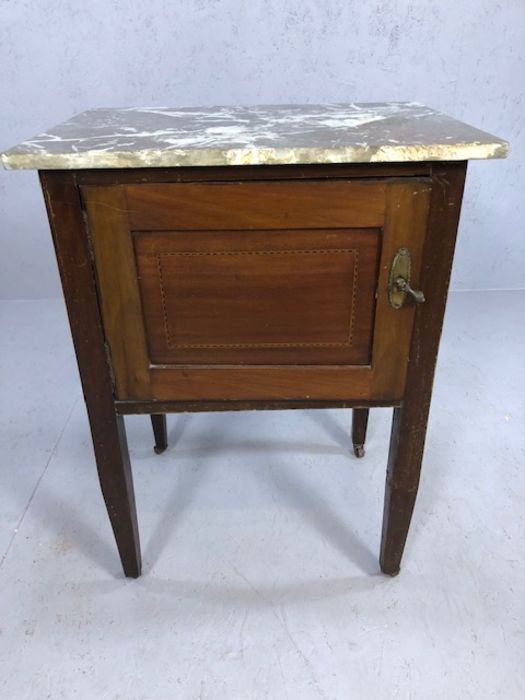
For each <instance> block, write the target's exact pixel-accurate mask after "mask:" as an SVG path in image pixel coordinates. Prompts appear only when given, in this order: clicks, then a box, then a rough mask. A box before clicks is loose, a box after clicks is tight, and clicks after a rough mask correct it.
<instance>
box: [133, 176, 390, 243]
mask: <svg viewBox="0 0 525 700" xmlns="http://www.w3.org/2000/svg"><path fill="white" fill-rule="evenodd" d="M124 190H125V193H126V198H127V201H128V215H129V224H130V228H131V229H132V230H134V231H175V230H179V231H180V230H182V231H190V230H192V231H198V230H204V231H207V230H210V229H213V230H214V231H221V230H242V231H247V230H252V229H262V230H264V229H292V228H326V227H329V228H362V227H365V226H366V227H377V226H382V224H383V220H384V213H385V183H384V181H382V180H371V181H366V180H365V181H362V182H361V181H354V180H353V181H344V180H343V181H331V180H307V181H304V180H303V181H302V182H293V181H290V182H286V181H279V182H268V181H260V182H244V181H240V182H235V183H228V182H226V183H224V182H216V183H179V184H155V185H152V184H145V185H127V186H125V187H124Z"/></svg>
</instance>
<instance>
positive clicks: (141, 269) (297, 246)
mask: <svg viewBox="0 0 525 700" xmlns="http://www.w3.org/2000/svg"><path fill="white" fill-rule="evenodd" d="M380 245H381V235H380V231H379V230H378V229H373V228H372V229H335V230H331V229H326V230H323V229H321V230H319V229H314V230H292V231H252V232H250V234H249V235H248V234H247V233H246V232H245V231H198V232H194V233H192V234H191V235H189V234H188V233H187V232H184V231H179V232H169V233H166V232H162V233H137V234H136V235H135V251H136V259H137V268H138V277H139V284H140V289H141V297H142V307H143V312H144V322H145V326H146V329H147V339H148V345H149V357H150V361H151V363H152V364H156V365H159V364H162V365H176V364H194V365H195V364H220V365H224V364H230V365H234V364H251V365H287V364H293V365H298V364H303V365H304V364H324V365H334V364H346V365H367V364H369V362H370V356H371V345H372V329H373V323H374V310H375V291H376V286H377V265H378V260H379V251H380Z"/></svg>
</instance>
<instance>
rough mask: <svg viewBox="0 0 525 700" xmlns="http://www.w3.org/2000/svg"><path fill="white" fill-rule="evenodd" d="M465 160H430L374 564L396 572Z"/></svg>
mask: <svg viewBox="0 0 525 700" xmlns="http://www.w3.org/2000/svg"><path fill="white" fill-rule="evenodd" d="M466 170H467V163H464V162H459V163H436V164H435V165H434V166H433V174H432V196H431V202H430V216H429V225H428V231H427V235H426V238H425V242H424V247H423V254H422V261H421V266H420V267H421V272H420V277H421V280H422V282H423V285H424V291H425V297H426V302H425V303H424V304H423V305H421V306H419V307H418V308H417V311H416V318H415V323H414V330H413V332H412V340H411V344H410V361H409V365H408V374H407V380H406V388H405V393H404V396H403V402H402V405H401V406H400V407H399V408H396V409H394V418H393V423H392V435H391V439H390V452H389V456H388V465H387V477H386V488H385V506H384V516H383V534H382V540H381V555H380V563H381V569H382V571H383V572H385V573H387V574H391V575H396V574H397V573H398V572H399V567H400V563H401V557H402V555H403V550H404V547H405V543H406V538H407V534H408V530H409V527H410V521H411V518H412V512H413V509H414V504H415V501H416V496H417V490H418V486H419V478H420V471H421V461H422V458H423V449H424V445H425V436H426V430H427V422H428V414H429V410H430V400H431V396H432V384H433V381H434V371H435V366H436V360H437V353H438V348H439V341H440V338H441V330H442V326H443V316H444V312H445V305H446V300H447V293H448V285H449V279H450V272H451V269H452V260H453V257H454V248H455V242H456V235H457V227H458V221H459V215H460V210H461V200H462V196H463V187H464V182H465V175H466Z"/></svg>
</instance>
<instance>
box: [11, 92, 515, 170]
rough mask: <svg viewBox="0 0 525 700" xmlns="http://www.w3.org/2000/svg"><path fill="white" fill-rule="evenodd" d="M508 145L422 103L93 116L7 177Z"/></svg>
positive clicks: (32, 143) (39, 147) (398, 155)
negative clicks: (25, 171)
mask: <svg viewBox="0 0 525 700" xmlns="http://www.w3.org/2000/svg"><path fill="white" fill-rule="evenodd" d="M507 150H508V144H507V143H506V142H505V141H503V140H501V139H499V138H496V137H494V136H491V135H490V134H487V133H485V132H483V131H480V130H479V129H475V128H474V127H471V126H468V125H467V124H464V123H462V122H459V121H457V120H455V119H452V118H450V117H447V116H446V115H444V114H441V113H440V112H436V111H435V110H432V109H429V108H428V107H424V106H423V105H420V104H418V103H416V102H392V103H369V104H325V105H266V106H255V107H205V108H204V107H203V108H194V107H184V108H182V107H174V108H163V107H159V108H135V107H133V108H126V109H93V110H89V111H87V112H83V113H82V114H79V115H78V116H76V117H74V118H73V119H70V120H69V121H67V122H64V123H62V124H60V125H58V126H56V127H54V128H52V129H48V131H46V132H44V133H43V134H40V135H39V136H35V137H34V138H32V139H29V140H28V141H24V142H23V143H21V144H20V145H18V146H15V147H14V148H12V149H10V150H8V151H6V152H5V153H3V154H2V162H3V164H4V166H5V167H6V168H8V169H30V170H46V169H58V170H71V169H84V168H157V167H180V166H188V165H197V166H201V165H202V166H212V165H277V164H293V163H380V162H404V161H430V160H469V159H471V158H504V157H505V155H506V154H507Z"/></svg>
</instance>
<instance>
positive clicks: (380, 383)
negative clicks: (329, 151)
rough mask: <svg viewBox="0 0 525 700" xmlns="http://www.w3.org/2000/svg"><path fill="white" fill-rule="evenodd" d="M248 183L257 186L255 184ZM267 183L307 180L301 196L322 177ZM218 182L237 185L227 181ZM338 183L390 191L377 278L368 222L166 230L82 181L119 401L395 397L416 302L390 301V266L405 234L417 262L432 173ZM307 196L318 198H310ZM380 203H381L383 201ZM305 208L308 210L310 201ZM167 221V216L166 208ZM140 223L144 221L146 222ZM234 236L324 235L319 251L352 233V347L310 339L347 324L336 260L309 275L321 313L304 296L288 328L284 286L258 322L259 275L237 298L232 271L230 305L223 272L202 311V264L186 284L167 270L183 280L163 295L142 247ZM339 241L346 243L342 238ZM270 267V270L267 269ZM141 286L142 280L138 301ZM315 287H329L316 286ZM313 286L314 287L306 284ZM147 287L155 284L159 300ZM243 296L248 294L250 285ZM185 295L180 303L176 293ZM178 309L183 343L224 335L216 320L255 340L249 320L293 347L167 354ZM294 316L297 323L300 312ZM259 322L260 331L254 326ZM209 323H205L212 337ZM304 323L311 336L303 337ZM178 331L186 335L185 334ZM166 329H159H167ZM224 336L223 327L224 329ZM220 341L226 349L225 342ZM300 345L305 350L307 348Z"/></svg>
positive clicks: (164, 248) (254, 240)
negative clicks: (397, 304)
mask: <svg viewBox="0 0 525 700" xmlns="http://www.w3.org/2000/svg"><path fill="white" fill-rule="evenodd" d="M249 184H252V185H254V186H255V185H257V186H258V185H259V184H260V183H249ZM271 184H272V187H273V189H274V190H275V189H277V188H279V187H284V188H285V191H286V192H288V191H289V187H291V186H292V185H293V192H294V197H297V196H298V192H299V191H300V189H301V188H303V187H304V188H305V190H304V192H305V202H306V203H307V202H308V197H309V196H310V194H311V192H312V190H311V185H313V184H316V186H317V185H318V183H317V182H316V183H312V182H303V181H301V182H297V183H281V182H274V183H271ZM325 184H330V183H325ZM225 186H227V187H235V185H232V184H227V185H225ZM135 187H136V189H137V190H138V189H139V188H140V187H143V186H140V185H137V186H135ZM165 187H166V188H168V189H169V190H170V191H171V190H173V189H174V188H175V189H177V188H178V187H179V186H178V185H165ZM338 188H339V189H338V192H339V193H340V192H341V188H342V189H343V190H344V192H345V193H346V194H345V197H346V199H348V201H352V202H354V201H357V195H356V193H360V195H361V196H364V193H365V194H367V196H369V195H371V196H372V199H373V200H374V202H375V201H376V200H377V197H378V196H379V195H378V194H377V193H379V194H380V195H381V197H383V199H384V200H385V202H386V212H385V213H384V222H383V226H382V235H381V258H380V264H379V267H378V270H379V276H378V277H377V273H376V271H375V270H376V269H377V267H376V262H375V257H374V256H375V255H376V253H377V248H378V247H379V246H378V245H377V229H376V228H374V227H372V228H369V229H367V231H366V233H365V232H364V231H359V230H356V229H343V230H341V229H339V228H334V229H326V230H321V231H319V230H318V229H315V228H314V229H311V230H304V229H298V230H293V231H292V230H284V231H263V232H260V231H254V230H250V231H249V232H248V231H246V232H241V231H239V232H237V233H235V234H234V233H232V232H229V233H228V232H225V231H215V232H211V231H210V230H209V229H208V230H206V231H193V232H191V235H190V233H189V232H188V233H184V232H183V231H178V232H177V233H176V234H174V233H173V232H171V233H167V232H156V233H150V234H147V233H145V232H138V233H137V232H135V233H133V231H132V226H131V222H130V221H129V219H128V222H127V223H125V217H126V215H127V210H126V208H125V206H124V205H123V201H122V188H121V187H119V186H104V187H97V186H88V187H83V188H82V192H83V197H84V201H85V206H86V207H87V211H88V220H89V222H90V226H91V228H92V229H93V230H91V235H92V237H93V240H94V242H95V246H94V247H95V264H96V268H97V278H98V280H99V284H100V287H101V296H102V298H103V303H102V314H103V319H104V326H105V329H106V335H107V337H108V341H109V349H110V352H111V357H112V360H113V369H114V374H115V382H116V389H117V397H118V398H119V399H120V400H133V399H135V400H140V399H151V400H158V401H170V400H171V401H191V400H194V399H203V400H221V399H223V400H233V401H242V400H268V401H271V400H281V399H295V400H300V399H313V400H327V399H341V400H357V401H358V400H365V399H367V400H372V399H374V400H380V401H390V402H392V403H395V402H396V401H398V400H399V399H400V398H401V396H402V394H403V387H404V379H405V372H406V363H407V361H408V345H409V340H410V332H411V325H412V320H413V313H414V311H413V308H411V307H410V306H407V307H405V308H403V309H401V310H394V309H393V308H392V307H391V306H390V304H389V303H388V298H387V296H388V295H387V282H388V270H389V267H390V264H391V262H392V259H393V256H394V254H395V252H396V250H397V248H398V247H399V246H401V245H407V246H409V247H410V248H411V249H413V251H414V259H413V264H414V270H415V272H416V278H417V268H418V259H417V258H418V251H419V249H420V246H421V241H422V240H423V239H424V235H425V227H426V215H427V207H428V191H429V185H428V179H426V178H398V179H389V180H388V181H385V182H378V181H375V180H370V181H368V182H367V183H366V184H365V185H363V183H361V182H360V181H351V182H350V181H342V182H339V183H338ZM128 189H129V188H128ZM168 189H164V190H163V192H168ZM219 191H220V188H219V186H218V185H217V186H216V189H215V190H214V192H219ZM272 191H273V190H272ZM214 197H216V198H218V199H220V197H219V196H218V195H217V194H214ZM314 201H315V202H316V203H317V202H318V200H317V199H316V198H315V197H314ZM366 204H367V199H366V198H365V199H363V201H362V202H361V204H360V205H359V207H358V210H359V211H364V210H365V208H366ZM375 206H376V205H375V204H374V207H375ZM381 208H382V209H384V208H385V204H383V205H382V207H381ZM305 209H306V210H308V205H307V204H306V205H305ZM176 216H177V214H176V212H173V211H172V217H176ZM269 216H270V215H269ZM326 216H328V214H326ZM270 218H271V216H270ZM375 220H376V218H375V214H374V216H373V217H372V218H370V222H372V221H375ZM143 223H144V222H143ZM165 223H170V225H173V218H172V219H170V221H169V222H165ZM303 223H304V222H303ZM206 225H207V226H208V227H209V226H210V225H213V219H209V218H208V219H207V220H206ZM95 228H97V230H95ZM146 228H147V229H148V230H149V227H146ZM248 234H249V235H248ZM235 236H242V240H243V241H244V243H243V245H244V247H246V246H248V249H249V247H250V246H252V250H254V251H261V250H264V249H265V247H266V250H268V243H269V242H271V249H272V250H279V249H283V250H285V249H286V250H292V249H293V250H300V249H307V250H317V249H318V245H320V244H321V243H322V244H323V246H324V250H330V248H331V247H334V248H335V246H336V245H337V246H339V247H338V248H337V249H338V250H352V249H351V248H348V246H349V245H353V244H352V243H351V241H352V240H355V241H357V243H356V247H355V250H357V252H358V254H359V253H362V258H363V260H364V264H363V267H358V270H357V272H358V275H359V279H358V281H357V285H355V287H356V299H357V302H358V303H356V304H355V321H356V322H355V326H353V328H354V331H355V332H354V333H353V337H352V343H353V347H352V348H351V350H352V352H354V355H351V354H350V353H348V354H347V355H346V356H345V355H342V354H341V352H340V350H338V349H337V348H334V347H332V346H330V345H329V346H321V347H316V346H315V345H314V344H315V343H316V342H319V343H333V342H340V339H339V338H338V336H337V331H338V329H339V332H340V329H341V328H342V327H343V325H344V326H345V327H346V328H348V327H349V316H350V311H351V307H352V301H351V295H350V294H348V297H349V301H348V304H346V305H345V304H343V303H342V301H341V300H342V298H343V297H342V294H343V293H344V290H345V286H344V284H343V283H342V282H339V283H337V284H339V291H338V287H337V284H336V282H337V277H336V276H335V275H333V274H325V273H327V272H330V273H331V272H333V271H334V269H335V270H336V271H337V268H332V270H329V269H328V268H326V267H325V269H324V271H323V270H321V269H320V270H319V274H317V278H318V279H316V278H315V275H314V277H313V278H312V279H313V282H314V283H315V284H316V286H317V289H315V290H314V298H315V299H316V302H317V303H318V304H321V306H322V307H323V309H322V313H319V314H318V316H319V319H320V320H316V322H315V323H312V317H311V316H310V317H308V313H309V309H308V307H305V306H304V302H303V308H302V310H301V313H302V314H303V316H302V320H303V321H304V320H307V321H308V323H302V325H303V326H304V328H303V329H301V328H299V326H300V325H301V323H299V324H297V323H296V325H295V327H294V319H293V318H291V317H290V311H289V310H290V304H289V300H287V299H286V295H287V289H286V285H285V286H284V287H282V289H281V290H279V293H280V296H281V297H282V299H283V301H282V304H281V305H282V307H283V310H284V311H286V308H288V314H286V313H285V314H283V313H282V312H281V309H280V305H279V303H278V302H279V299H278V296H279V295H276V297H275V301H274V302H273V308H272V309H271V313H267V315H266V325H264V324H259V328H258V329H257V323H256V322H255V323H253V322H252V325H251V326H250V323H249V322H248V320H249V313H250V312H253V310H254V309H253V307H254V297H258V298H259V299H260V298H262V296H263V295H262V294H259V289H258V288H257V286H256V287H255V288H253V287H252V289H251V294H252V299H251V300H248V303H245V302H243V301H242V299H243V297H244V295H245V293H246V292H247V290H248V292H249V285H246V284H245V285H244V288H242V287H240V288H239V292H238V293H236V295H234V294H232V291H231V281H230V291H229V298H228V299H227V300H226V302H227V303H226V304H225V300H224V297H223V298H222V300H221V296H220V283H218V285H217V286H218V290H219V295H218V297H217V300H215V299H212V300H211V301H212V302H213V304H217V301H219V302H221V303H222V308H221V309H220V313H219V314H217V316H218V319H217V320H216V321H214V320H213V319H211V320H210V312H209V310H208V309H207V308H206V304H207V303H208V302H209V301H210V294H211V293H212V292H213V290H212V288H211V287H209V289H208V291H206V289H205V288H203V286H204V287H205V285H206V284H208V281H207V280H209V278H210V277H211V276H212V275H211V273H210V271H209V270H208V273H207V274H201V277H200V280H201V281H200V284H199V283H198V280H196V279H195V278H196V277H198V275H197V268H195V269H194V270H190V271H189V272H188V273H186V279H187V286H186V288H184V286H182V287H181V286H180V284H181V282H180V279H182V281H184V280H183V278H179V277H178V275H177V274H175V273H174V272H173V271H172V272H171V278H172V279H173V280H175V281H176V282H177V283H178V284H179V290H178V292H179V293H178V295H177V288H176V287H175V290H174V291H175V293H173V290H172V291H171V293H170V294H169V295H167V296H166V295H165V298H164V299H162V293H161V290H160V289H159V285H158V265H157V269H156V270H155V269H154V268H152V267H151V265H150V267H149V268H148V265H147V264H145V260H146V258H147V255H148V254H151V253H154V252H159V250H160V252H167V253H168V252H217V251H225V252H230V251H232V249H233V248H238V246H239V241H238V239H236V238H235ZM374 237H375V238H374ZM133 238H135V239H136V241H137V242H138V246H137V251H136V252H137V255H138V260H139V263H138V270H137V267H136V262H135V260H133V259H132V253H131V251H132V246H133V243H132V240H133ZM309 238H310V239H311V240H312V241H314V242H315V246H312V247H310V248H305V246H306V245H307V243H308V239H309ZM330 240H331V241H332V242H331V243H330V242H329V241H330ZM345 241H346V242H345ZM192 246H193V247H192ZM341 246H346V247H345V248H341ZM101 248H102V251H101ZM108 248H109V249H110V250H108ZM345 255H346V258H344V256H343V258H344V259H345V261H346V262H345V264H346V265H347V266H349V267H351V262H352V261H353V262H355V258H353V260H351V256H350V255H348V254H345ZM188 257H192V256H188ZM330 257H332V254H331V251H330V253H329V254H328V256H327V258H326V260H327V261H329V259H330ZM334 257H337V256H334ZM337 263H338V264H339V266H340V267H339V273H338V274H339V280H342V279H343V274H342V273H344V271H345V267H344V266H343V267H341V263H340V262H339V261H337ZM272 264H273V262H272ZM325 264H326V263H325ZM333 264H335V261H334V260H332V265H333ZM263 269H264V268H261V267H260V268H258V271H257V274H258V275H259V277H261V276H262V270H263ZM287 271H288V272H291V268H288V270H287ZM296 271H297V268H296ZM296 271H295V272H296ZM310 271H312V272H310ZM155 272H156V273H157V277H156V278H155V279H156V280H157V281H156V282H155V284H156V285H157V287H156V290H155V288H154V287H152V284H153V278H154V273H155ZM192 272H193V275H192V274H191V273H192ZM241 273H242V270H240V269H237V270H236V271H234V274H233V276H235V275H237V277H239V276H240V275H241ZM312 273H315V269H314V266H312V264H311V261H310V260H308V264H304V265H303V274H309V275H311V274H312ZM348 273H350V270H348ZM229 274H230V280H231V278H232V269H230V270H229ZM268 276H270V273H269V272H268V273H267V277H268ZM115 277H117V278H118V281H114V278H115ZM168 277H169V275H168ZM192 278H193V279H192ZM219 278H220V276H219V275H217V274H214V275H213V280H214V282H215V281H218V280H219ZM349 278H351V274H348V278H347V280H346V283H347V282H348V279H349ZM354 278H355V270H354ZM293 280H294V276H293V275H292V274H288V275H287V276H286V284H290V285H291V287H290V298H291V299H292V297H293V294H294V293H295V294H296V301H295V302H294V303H295V307H293V305H292V308H295V309H297V310H299V309H300V308H301V304H300V303H299V296H300V294H298V291H300V288H299V289H298V288H297V283H296V287H295V289H296V292H294V291H293ZM196 282H197V283H196ZM139 285H141V288H142V298H141V299H140V300H139V291H138V290H139ZM192 285H193V286H192ZM334 285H335V286H334ZM323 286H324V287H326V289H323V288H322V287H323ZM203 292H204V294H203ZM334 292H336V293H334ZM309 293H310V294H312V292H309ZM155 294H156V295H157V298H156V301H155V296H154V295H155ZM159 295H160V298H159ZM315 295H316V296H315ZM338 295H339V296H338ZM234 296H236V298H237V299H236V304H237V308H242V304H243V303H244V308H245V311H244V312H243V313H241V314H240V317H239V318H235V317H234V315H232V314H231V313H229V312H228V303H231V302H232V300H233V297H234ZM247 296H248V297H250V293H248V294H247ZM201 297H204V300H203V301H199V299H200V298H201ZM331 298H333V302H334V303H333V307H334V308H332V305H331V304H330V300H331ZM338 298H339V300H340V301H339V302H338V301H337V300H338ZM181 299H182V304H181V303H179V302H180V300H181ZM292 301H293V299H292ZM266 303H267V301H266ZM374 303H375V314H374V316H373V322H374V326H373V327H374V330H373V345H372V360H371V362H370V357H369V352H370V342H371V334H370V323H371V321H372V312H373V305H374ZM177 304H179V306H177ZM199 304H200V307H199ZM213 304H210V306H212V305H213ZM287 304H288V307H287ZM338 305H339V306H338ZM192 308H194V310H195V312H196V314H195V317H192V315H191V309H192ZM199 308H200V309H201V311H200V312H199ZM170 309H171V311H170ZM181 309H182V311H183V312H184V313H182V314H181V313H180V311H181ZM334 309H335V312H334ZM174 310H175V313H174ZM167 312H169V313H167ZM279 314H281V315H279ZM305 314H306V316H305ZM330 314H331V316H330ZM174 316H176V317H177V322H178V323H179V328H180V327H181V326H180V321H181V320H182V321H184V318H186V319H187V322H186V327H185V328H184V327H183V328H182V330H183V331H185V332H186V337H188V332H189V335H190V336H192V337H193V338H194V339H197V342H194V343H191V342H190V343H187V344H189V345H192V344H193V345H208V344H209V345H220V344H221V343H222V341H221V339H220V338H218V337H217V333H220V332H221V324H224V325H225V326H226V327H227V330H228V331H229V333H228V334H226V335H229V336H231V335H235V333H234V331H236V332H237V333H239V332H240V331H241V332H243V333H244V334H245V336H244V343H245V344H249V343H251V342H252V341H253V339H254V334H255V331H256V329H257V332H258V333H259V335H258V336H257V341H258V342H259V344H260V345H263V344H264V343H265V342H268V343H269V344H270V345H271V344H272V341H273V342H274V343H275V341H276V331H275V328H276V327H279V326H280V327H281V329H282V330H281V331H280V332H281V338H280V340H279V338H278V337H277V342H281V341H282V342H284V343H286V342H287V340H286V333H289V332H290V331H293V332H295V333H296V337H295V338H293V339H292V340H293V343H290V344H291V345H292V347H290V348H286V347H279V348H267V347H266V348H264V349H263V347H255V348H249V349H247V348H234V347H229V348H217V347H211V348H206V347H204V348H202V347H201V348H198V347H197V348H196V347H192V348H180V347H177V348H176V352H177V356H175V355H174V354H173V348H169V347H168V350H170V351H171V353H172V354H171V355H170V354H168V352H167V348H166V344H167V343H166V336H168V334H169V332H170V331H171V328H172V325H173V321H170V318H171V319H173V317H174ZM279 318H280V319H281V320H279ZM255 321H256V319H255ZM299 321H300V322H301V318H299ZM343 321H344V324H343ZM192 324H193V325H192ZM214 324H215V326H214ZM261 325H262V326H263V331H264V333H261V330H260V327H261ZM294 328H295V331H294ZM312 328H313V331H314V334H315V333H317V336H315V337H313V338H312ZM166 329H168V332H166ZM239 329H240V330H239ZM210 332H212V338H211V339H210ZM299 332H302V333H303V336H302V338H301V337H300V336H299V337H297V334H298V333H299ZM334 332H335V334H334ZM213 333H215V334H216V335H215V339H213ZM199 334H200V335H199ZM206 334H207V335H206ZM250 334H251V335H250ZM265 334H266V338H267V340H266V341H265ZM308 334H310V335H309V336H308ZM182 335H183V336H184V333H183V334H182ZM162 336H164V340H163V338H162ZM225 337H226V336H225V335H224V333H223V335H222V338H223V339H224V338H225ZM237 339H238V337H237ZM206 340H210V342H209V343H207V342H205V341H206ZM306 340H309V345H310V346H313V347H308V348H306V349H305V347H304V344H305V342H306ZM162 342H164V347H162V346H161V347H159V345H161V343H162ZM181 344H184V343H179V345H181ZM224 344H226V343H224ZM144 345H146V347H147V349H148V355H147V357H146V356H145V354H144V350H143V348H144ZM226 350H227V351H228V353H226V352H225V351H226ZM306 350H307V352H305V351H306ZM338 353H339V354H338ZM365 363H366V364H365Z"/></svg>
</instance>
